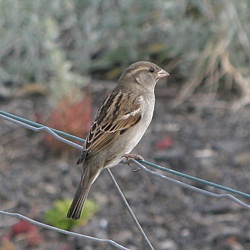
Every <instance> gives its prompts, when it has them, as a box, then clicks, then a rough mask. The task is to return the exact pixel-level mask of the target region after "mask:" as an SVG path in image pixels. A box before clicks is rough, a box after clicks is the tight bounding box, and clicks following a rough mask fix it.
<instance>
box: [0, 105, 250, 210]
mask: <svg viewBox="0 0 250 250" xmlns="http://www.w3.org/2000/svg"><path fill="white" fill-rule="evenodd" d="M1 114H2V115H4V116H7V117H10V118H13V119H15V120H17V121H22V122H23V123H27V124H30V125H34V126H36V127H39V128H41V130H45V131H47V132H48V130H51V131H53V132H54V134H53V135H54V136H57V134H60V135H63V136H65V137H67V138H69V139H74V140H77V141H80V142H85V140H84V139H82V138H79V137H77V136H73V135H70V134H68V133H65V132H62V131H60V130H56V129H51V128H48V127H46V126H43V125H42V124H39V123H36V122H32V121H29V120H26V119H24V118H21V117H19V116H15V115H12V114H9V113H7V112H4V111H1V110H0V117H2V118H4V117H3V116H2V115H1ZM8 120H10V121H13V120H11V119H8ZM25 127H27V128H29V129H32V128H31V127H28V126H25ZM32 130H34V129H32ZM57 139H58V140H60V141H63V142H64V143H66V144H68V145H70V146H73V147H76V148H79V149H82V147H81V146H80V145H78V144H76V143H73V142H71V141H68V140H65V139H63V138H61V137H58V136H57ZM138 162H140V163H143V164H145V165H147V166H150V167H153V168H156V169H159V170H162V171H165V172H168V173H171V174H174V175H176V176H180V177H183V178H186V179H189V180H192V181H195V182H199V183H202V184H205V185H208V186H211V187H214V188H217V189H221V190H224V191H227V192H230V193H232V194H236V195H240V196H242V197H245V198H250V194H248V193H245V192H242V191H239V190H236V189H233V188H229V187H225V186H223V185H219V184H216V183H214V182H210V181H206V180H203V179H200V178H197V177H194V176H191V175H187V174H184V173H181V172H178V171H175V170H172V169H169V168H166V167H162V166H159V165H157V164H154V163H152V162H148V161H145V160H139V161H138ZM246 206H248V205H247V204H246Z"/></svg>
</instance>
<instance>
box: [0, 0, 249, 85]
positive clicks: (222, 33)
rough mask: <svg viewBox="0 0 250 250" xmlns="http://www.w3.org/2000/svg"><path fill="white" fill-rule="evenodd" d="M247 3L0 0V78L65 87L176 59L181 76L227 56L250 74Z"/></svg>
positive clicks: (217, 63)
mask: <svg viewBox="0 0 250 250" xmlns="http://www.w3.org/2000/svg"><path fill="white" fill-rule="evenodd" d="M249 2H250V1H249V0H240V1H234V0H209V1H208V0H155V1H152V0H138V1H132V0H119V1H118V0H105V1H104V0H53V1H41V0H34V1H30V0H8V1H6V0H0V34H1V36H0V83H1V82H4V81H8V80H11V81H14V82H16V83H26V82H30V81H34V82H39V83H50V81H53V82H58V81H60V82H63V81H64V82H65V83H66V82H68V84H70V83H69V82H71V83H72V81H76V82H81V81H84V79H82V78H81V76H82V75H85V74H88V73H89V71H90V70H97V71H98V70H109V69H110V68H111V67H114V66H115V65H118V66H119V67H121V68H124V67H126V66H127V65H128V64H129V63H131V62H133V61H136V60H141V59H143V60H145V59H153V60H154V61H155V62H157V63H161V64H166V63H167V62H168V61H170V60H172V59H176V58H177V59H179V60H178V64H177V65H176V68H177V69H178V74H179V75H180V76H181V77H182V78H183V79H184V80H185V79H188V78H189V77H190V75H192V74H193V75H197V74H199V73H200V72H198V73H197V72H196V71H195V70H198V71H202V70H203V69H204V68H205V69H206V70H207V67H212V66H213V67H220V61H221V60H222V58H223V57H224V55H225V54H226V53H229V59H230V63H232V65H233V67H235V68H237V69H239V68H244V69H245V71H244V74H243V75H244V76H246V77H247V76H249V75H250V74H249V71H247V70H246V67H247V66H248V64H249V61H250V60H249V53H250V52H249V51H250V49H249V47H250V46H249V36H250V27H249V25H250V22H249V21H250V20H249V19H250V12H249V7H250V6H249V5H250V3H249ZM209 49H210V50H209ZM207 51H208V54H206V52H207ZM213 51H215V52H216V53H217V52H218V53H217V54H216V55H213ZM210 54H211V55H210ZM202 58H204V61H203V62H202V63H201V62H200V61H201V60H202ZM214 61H215V62H214ZM197 62H198V66H197ZM199 64H201V65H202V67H199ZM211 65H212V66H211ZM163 66H164V65H163ZM68 75H69V77H67V76H68ZM204 75H205V73H204ZM192 77H193V76H192ZM206 77H207V76H205V77H204V78H206ZM74 79H76V80H74Z"/></svg>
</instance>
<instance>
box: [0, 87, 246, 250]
mask: <svg viewBox="0 0 250 250" xmlns="http://www.w3.org/2000/svg"><path fill="white" fill-rule="evenodd" d="M164 91H165V87H164V86H161V87H159V88H158V90H157V103H156V110H155V115H154V118H153V121H152V125H151V126H150V128H149V130H148V131H147V133H146V134H145V136H144V137H143V139H142V141H141V142H140V144H139V145H138V146H137V148H136V149H135V150H134V152H136V153H139V154H141V155H143V156H144V158H145V159H146V160H148V161H151V162H154V163H157V164H159V165H162V166H166V167H169V168H172V169H174V170H177V171H180V172H183V173H186V174H189V175H193V176H196V177H199V178H203V179H206V180H208V181H212V182H215V183H218V184H221V185H225V186H228V187H231V188H234V189H237V190H241V191H243V192H246V193H250V186H249V185H248V183H249V180H250V172H249V170H248V168H249V164H250V154H249V150H250V140H249V138H250V134H249V133H250V132H249V127H250V116H249V108H247V107H246V108H245V109H242V110H240V111H238V112H237V113H233V112H232V111H231V110H230V109H229V108H228V107H227V104H226V103H223V102H222V101H218V100H217V101H216V100H215V101H213V102H210V103H209V102H205V101H204V100H205V98H204V100H202V99H203V97H202V96H201V97H193V98H192V102H191V101H190V102H189V103H188V104H183V105H181V106H179V107H178V108H172V107H171V105H170V103H171V101H172V100H173V98H174V96H173V95H172V96H171V95H170V94H168V93H165V92H164ZM104 93H106V90H105V89H102V88H99V89H98V88H96V89H95V91H94V93H93V98H94V100H97V102H96V103H95V104H94V105H95V107H97V105H98V104H99V103H100V100H101V99H102V98H100V99H99V97H100V96H104ZM0 105H1V109H2V110H4V111H8V112H11V113H13V114H17V115H20V116H22V117H25V118H27V119H30V120H36V116H35V115H34V114H37V113H41V114H45V116H46V112H45V111H46V110H47V112H48V110H49V106H48V100H47V99H46V98H44V97H36V98H35V97H25V98H15V99H14V98H13V99H9V100H7V101H5V102H2V103H0ZM0 136H1V139H0V162H1V163H0V181H1V190H0V201H1V203H0V209H1V210H4V211H11V212H18V213H21V214H23V215H26V216H28V217H30V218H34V219H36V220H38V221H41V222H43V220H44V217H43V216H44V213H45V212H46V211H47V210H48V209H50V208H52V206H53V202H54V201H55V200H57V199H66V198H68V199H72V198H73V195H74V192H75V188H76V187H75V186H76V185H77V183H78V181H79V175H80V172H81V168H79V167H77V166H76V165H75V161H76V160H77V158H78V156H79V152H78V151H77V150H75V151H71V152H70V153H68V154H63V155H61V156H55V155H53V154H52V153H51V152H49V150H48V149H47V148H46V147H45V146H44V144H43V137H44V133H34V132H32V131H29V130H27V129H24V128H22V127H20V126H17V125H15V124H12V123H10V122H7V121H4V120H3V119H0ZM135 169H136V167H135V166H132V167H130V166H127V165H119V166H117V167H115V168H113V169H112V172H113V174H114V176H115V177H116V180H117V182H118V183H119V185H120V187H121V189H122V190H123V192H124V194H125V196H126V198H127V200H128V202H129V204H130V205H131V207H132V209H133V211H134V212H135V214H136V216H137V218H138V220H139V221H140V223H141V225H142V227H143V229H144V230H145V232H146V234H147V235H148V236H149V239H150V241H151V242H152V244H153V246H154V247H155V249H158V250H177V249H184V250H191V249H192V250H195V249H197V250H198V249H199V250H200V249H205V250H206V249H214V250H217V249H218V250H219V249H220V250H221V249H222V250H223V249H225V250H226V249H227V250H241V249H250V224H249V219H250V212H249V210H247V209H245V208H243V207H241V206H239V205H238V204H236V203H234V202H233V201H231V200H228V199H215V198H211V197H207V196H205V195H202V194H199V193H196V192H194V191H190V190H188V189H185V188H182V187H179V186H177V185H175V184H173V183H170V182H167V181H165V180H162V179H159V178H156V177H154V176H151V175H148V174H147V173H145V172H144V171H142V170H140V171H133V170H135ZM155 171H157V172H159V173H160V171H159V170H155ZM164 174H166V173H164ZM166 175H167V176H170V177H174V178H175V179H179V180H183V179H180V178H179V177H176V176H172V175H170V174H166ZM183 181H185V182H186V183H188V184H191V185H193V186H196V187H198V188H202V189H205V190H209V191H215V192H218V193H223V191H220V190H215V189H214V188H211V187H207V186H206V185H204V184H199V183H197V182H193V181H189V180H183ZM89 197H91V198H93V199H94V200H95V201H96V202H97V204H98V205H99V211H98V212H97V213H96V214H95V215H94V216H93V217H92V218H91V219H90V220H89V222H88V223H87V224H86V225H84V226H78V227H75V228H74V229H73V230H72V231H74V232H79V233H83V234H86V235H91V236H94V237H99V238H109V239H112V240H114V241H116V242H118V243H120V244H122V245H124V246H126V247H127V248H129V249H131V250H133V249H148V247H147V245H146V244H145V242H144V241H143V239H142V237H141V235H140V233H139V232H138V230H137V228H136V226H135V224H134V222H133V221H132V219H131V217H130V216H129V214H128V212H127V210H126V208H125V207H124V205H123V203H122V201H121V199H120V197H119V194H118V192H117V190H116V189H115V188H114V185H113V183H112V181H111V180H110V177H109V175H108V174H107V172H106V171H104V172H103V173H102V174H101V176H100V177H99V178H98V180H97V181H96V182H95V184H94V185H93V187H92V189H91V192H90V195H89ZM238 198H240V199H241V200H243V201H245V202H248V203H250V202H249V200H247V199H246V198H241V197H238ZM0 218H1V223H0V228H1V230H0V238H1V239H2V248H0V249H53V250H54V249H58V250H70V249H86V250H91V249H116V248H115V247H112V246H110V245H107V244H100V243H96V242H93V241H90V240H83V239H79V238H78V239H77V238H74V237H69V236H64V235H60V234H58V233H55V232H52V231H49V230H46V229H43V228H39V227H37V230H38V232H39V235H40V236H41V240H40V242H39V243H38V244H37V245H36V246H28V242H27V238H26V237H25V236H24V235H18V236H15V237H14V236H13V237H11V240H10V241H11V242H12V243H11V244H12V245H11V244H10V243H8V244H9V245H8V244H7V243H6V244H5V243H4V241H3V239H4V238H6V235H9V231H10V228H11V227H12V225H13V224H15V223H17V222H18V220H17V219H15V218H12V217H8V216H3V215H1V216H0ZM0 244H1V243H0ZM11 246H12V248H10V247H11ZM7 247H9V248H7Z"/></svg>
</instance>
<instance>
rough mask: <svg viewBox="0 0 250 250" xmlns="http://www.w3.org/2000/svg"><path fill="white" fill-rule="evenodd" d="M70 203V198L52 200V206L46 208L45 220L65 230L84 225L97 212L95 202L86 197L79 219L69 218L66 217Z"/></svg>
mask: <svg viewBox="0 0 250 250" xmlns="http://www.w3.org/2000/svg"><path fill="white" fill-rule="evenodd" d="M70 204H71V200H57V201H55V202H54V207H53V208H52V209H50V210H48V211H47V212H46V213H45V215H44V219H45V222H46V223H48V224H50V225H52V226H55V227H58V228H61V229H65V230H70V229H72V228H73V227H75V226H79V225H84V224H86V223H87V222H88V220H89V219H90V218H91V217H92V216H93V215H94V214H95V213H96V212H97V210H98V206H97V204H96V203H95V202H94V201H92V200H90V199H88V200H87V201H86V203H85V206H84V209H83V212H82V216H81V218H80V219H79V220H70V219H67V218H66V214H67V211H68V209H69V206H70Z"/></svg>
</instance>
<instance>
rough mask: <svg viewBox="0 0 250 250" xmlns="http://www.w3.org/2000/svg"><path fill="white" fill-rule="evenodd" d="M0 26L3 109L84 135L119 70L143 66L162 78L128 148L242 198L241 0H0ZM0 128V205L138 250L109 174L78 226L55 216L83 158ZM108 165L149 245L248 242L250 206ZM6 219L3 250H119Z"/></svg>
mask: <svg viewBox="0 0 250 250" xmlns="http://www.w3.org/2000/svg"><path fill="white" fill-rule="evenodd" d="M0 34H1V35H0V107H1V109H2V110H4V111H7V112H10V113H13V114H16V115H20V116H22V117H24V118H26V119H30V120H32V121H35V122H39V123H42V124H45V125H47V126H50V127H53V128H57V129H60V130H63V131H65V132H68V133H71V134H74V135H77V136H79V137H82V138H84V137H85V136H86V133H87V132H88V129H89V127H90V125H91V122H92V120H93V118H94V116H95V113H96V110H97V108H98V106H99V105H100V103H101V101H102V100H103V98H104V97H105V96H106V95H107V93H108V92H109V91H110V90H111V89H112V88H113V87H114V86H115V84H116V82H117V80H118V78H119V76H120V74H121V73H122V71H123V70H124V69H125V68H126V67H128V66H129V65H130V64H131V63H133V62H136V61H140V60H148V61H152V62H154V63H156V64H158V65H159V66H160V67H161V68H163V69H165V70H167V71H168V72H169V73H170V77H168V79H167V80H165V81H163V82H161V83H159V84H158V86H157V88H156V100H157V102H156V110H155V116H154V120H153V122H152V125H151V127H150V129H149V130H148V132H147V134H146V135H145V136H144V138H143V139H142V141H141V143H140V144H139V145H138V146H137V148H136V150H135V151H137V153H140V154H142V155H143V156H144V157H145V159H146V160H149V161H152V162H156V163H158V164H160V165H163V166H167V167H170V168H173V169H175V170H178V171H182V172H185V173H187V174H191V175H195V176H197V177H199V178H204V179H207V180H210V181H214V182H217V183H219V184H221V185H228V186H230V187H232V188H236V189H240V190H242V191H244V192H250V187H249V185H248V184H249V179H250V175H249V173H248V172H249V171H248V168H249V163H250V156H249V150H250V143H249V136H250V135H249V131H248V130H249V125H250V117H249V110H248V109H249V107H248V104H249V102H250V82H249V79H250V69H249V64H250V42H249V39H250V2H249V1H248V0H241V1H233V0H156V1H151V0H138V1H130V0H126V1H125V0H120V1H117V0H106V1H102V0H91V1H90V0H53V1H38V0H35V1H30V0H8V1H4V0H0ZM0 135H1V139H0V156H1V157H0V163H1V164H0V181H1V191H0V201H1V202H0V204H1V207H0V209H1V210H6V211H12V212H20V213H22V214H24V215H28V216H29V217H31V218H34V219H38V220H40V221H43V222H44V221H45V222H47V223H49V224H52V225H55V226H59V227H62V228H66V229H69V230H73V231H78V232H81V233H84V234H89V235H92V236H95V237H102V238H111V239H113V240H115V241H118V242H119V243H121V244H123V245H124V246H126V247H128V248H130V249H146V248H145V245H144V243H143V240H142V238H141V236H140V234H139V233H138V231H137V229H136V227H135V225H134V224H133V222H132V220H131V219H130V218H129V215H128V214H127V212H126V209H125V208H124V207H123V205H122V203H121V200H120V198H119V196H118V194H117V193H116V190H115V189H114V186H113V184H112V182H111V181H110V179H109V176H108V175H107V174H106V173H103V174H102V175H101V176H100V177H99V179H98V180H97V181H96V183H95V185H94V186H93V190H92V191H91V193H90V198H92V200H91V199H90V201H89V207H88V208H87V209H86V215H85V214H84V218H83V219H82V220H81V222H80V223H71V222H70V223H69V221H67V220H63V222H61V219H62V217H65V215H66V212H67V209H68V206H69V203H70V199H72V198H73V195H74V191H75V188H76V185H77V183H78V181H79V174H80V172H81V169H80V168H79V167H76V166H75V162H76V160H77V157H78V156H79V152H77V151H76V150H75V149H72V148H70V147H69V146H65V145H63V144H62V143H60V142H59V141H56V140H54V139H53V138H52V137H51V136H49V135H47V134H45V133H39V134H35V133H33V132H31V131H27V130H25V129H23V128H21V127H19V126H17V125H14V124H11V123H9V122H6V121H4V120H3V119H1V120H0ZM114 173H115V176H116V177H117V180H118V182H119V184H120V185H121V187H122V188H123V191H124V193H125V195H126V197H127V198H128V200H129V202H130V204H131V206H132V208H133V209H134V210H135V212H136V214H137V216H138V218H139V220H140V221H141V223H142V226H143V228H144V229H145V231H146V233H147V234H148V235H149V238H150V240H152V243H153V245H154V246H155V248H156V249H164V250H165V249H171V250H175V249H233V250H234V249H235V250H236V249H237V250H238V249H247V248H248V247H250V246H249V242H250V226H249V225H248V224H249V223H247V222H248V219H249V217H250V216H249V211H246V210H245V209H243V208H241V207H239V206H238V205H236V204H233V203H232V202H229V201H226V200H223V201H221V200H220V201H218V200H213V199H211V198H208V197H204V196H201V195H198V194H194V193H193V192H190V191H187V190H185V189H181V188H179V187H175V186H173V184H170V183H166V182H164V181H162V180H157V179H155V178H153V177H151V176H148V175H147V174H145V173H143V172H142V171H139V173H134V172H133V168H130V167H127V166H123V167H116V168H115V169H114ZM128 183H129V185H128ZM188 183H189V184H192V185H197V184H195V183H193V182H191V181H188ZM198 187H201V188H205V189H206V188H207V187H206V186H202V185H201V184H199V185H198ZM55 201H57V203H54V202H55ZM58 214H59V218H56V215H58ZM124 214H126V216H127V217H128V218H127V219H124ZM1 221H2V223H0V224H1V231H0V237H1V240H2V243H1V246H0V249H28V248H29V249H64V250H65V249H87V250H88V249H114V248H112V247H110V246H107V245H101V244H97V243H93V242H90V241H84V240H79V239H77V240H76V239H74V238H71V237H62V235H59V234H56V233H55V232H50V231H48V230H47V231H46V230H44V229H41V228H36V227H31V226H30V225H26V224H25V223H24V222H19V221H18V220H15V219H12V218H9V217H3V216H1ZM58 221H59V222H58ZM58 223H59V224H58ZM16 227H17V228H18V229H16ZM20 228H21V229H20ZM23 228H25V230H23ZM30 235H31V236H30ZM34 235H35V236H34ZM135 235H136V237H135ZM30 238H32V239H35V240H33V241H32V240H30Z"/></svg>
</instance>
